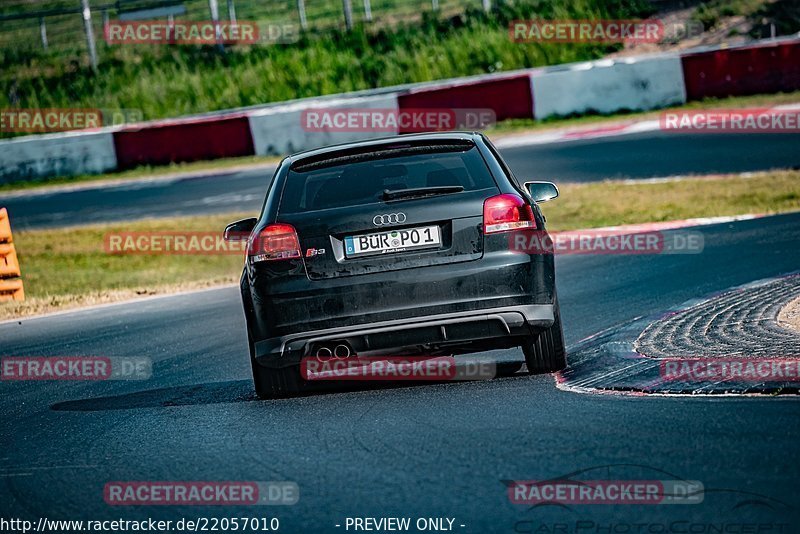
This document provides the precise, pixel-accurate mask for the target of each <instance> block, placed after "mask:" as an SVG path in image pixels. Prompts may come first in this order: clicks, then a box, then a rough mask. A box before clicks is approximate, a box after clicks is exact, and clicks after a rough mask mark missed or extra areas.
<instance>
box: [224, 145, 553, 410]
mask: <svg viewBox="0 0 800 534" xmlns="http://www.w3.org/2000/svg"><path fill="white" fill-rule="evenodd" d="M557 195H558V190H557V189H556V187H555V185H553V184H551V183H549V182H527V183H525V184H524V186H521V185H520V184H519V182H517V180H516V179H515V178H514V176H513V175H512V173H511V171H510V170H509V168H508V166H507V165H506V164H505V163H504V162H503V160H502V159H501V157H500V155H499V154H498V152H497V150H496V149H495V148H494V147H493V146H492V144H491V142H490V141H489V140H488V139H487V138H486V137H485V136H483V135H482V134H479V133H430V134H419V135H406V136H399V137H391V138H386V139H379V140H371V141H365V142H359V143H351V144H346V145H337V146H331V147H327V148H321V149H317V150H312V151H308V152H302V153H299V154H295V155H292V156H289V157H287V158H285V159H284V160H283V161H282V162H281V163H280V165H279V166H278V169H277V170H276V172H275V175H274V177H273V179H272V181H271V183H270V185H269V189H268V191H267V196H266V200H265V202H264V206H263V208H262V211H261V216H260V217H259V218H258V219H255V218H253V219H246V220H242V221H238V222H235V223H232V224H230V225H229V226H228V227H227V228H226V229H225V237H226V239H235V237H236V236H241V235H247V236H249V237H248V244H247V258H246V262H245V267H244V272H243V274H242V278H241V293H242V301H243V304H244V314H245V318H246V323H247V337H248V340H249V345H250V358H251V364H252V369H253V379H254V382H255V388H256V392H257V393H258V395H259V396H260V397H280V396H287V395H291V394H294V393H297V392H299V391H302V390H304V389H305V388H306V387H308V383H307V382H306V381H304V380H303V378H302V376H301V373H300V370H299V366H300V362H301V359H302V358H304V357H311V356H314V355H316V356H320V355H324V356H331V355H335V356H336V357H342V358H344V357H348V356H355V355H358V356H362V355H367V354H368V355H376V354H387V355H391V354H423V355H442V354H447V355H454V354H464V353H465V352H475V351H481V350H489V349H497V348H510V347H517V346H519V347H522V349H523V352H524V354H525V362H526V364H527V367H528V370H529V371H530V372H532V373H542V372H553V371H557V370H559V369H562V368H563V367H564V366H565V365H566V355H565V351H564V340H563V334H562V329H561V319H560V316H559V309H558V300H557V297H556V287H555V273H554V266H553V256H552V254H542V253H540V252H539V251H531V252H530V253H526V252H525V251H522V252H521V251H520V250H515V249H514V247H513V246H510V243H512V242H513V237H514V233H515V232H531V231H535V232H544V231H545V227H544V224H545V219H544V217H543V216H542V214H541V211H540V210H539V208H538V206H537V202H542V201H545V200H550V199H552V198H555V197H556V196H557Z"/></svg>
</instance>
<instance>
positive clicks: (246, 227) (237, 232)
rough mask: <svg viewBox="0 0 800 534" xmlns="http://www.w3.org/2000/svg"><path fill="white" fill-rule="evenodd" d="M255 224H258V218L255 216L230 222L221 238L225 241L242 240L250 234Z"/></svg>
mask: <svg viewBox="0 0 800 534" xmlns="http://www.w3.org/2000/svg"><path fill="white" fill-rule="evenodd" d="M256 224H258V219H256V218H255V217H252V218H250V219H242V220H241V221H236V222H232V223H231V224H229V225H228V226H226V227H225V232H224V233H223V234H222V238H223V239H225V241H243V240H244V239H247V238H248V237H249V236H250V234H251V233H252V231H253V228H255V227H256ZM243 238H244V239H243Z"/></svg>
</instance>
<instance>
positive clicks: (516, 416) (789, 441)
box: [0, 138, 800, 534]
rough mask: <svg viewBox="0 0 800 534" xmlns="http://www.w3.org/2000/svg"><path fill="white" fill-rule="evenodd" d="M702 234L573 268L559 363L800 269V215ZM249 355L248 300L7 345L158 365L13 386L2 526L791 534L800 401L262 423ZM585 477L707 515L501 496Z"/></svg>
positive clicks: (533, 384) (77, 320) (164, 303)
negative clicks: (425, 525)
mask: <svg viewBox="0 0 800 534" xmlns="http://www.w3.org/2000/svg"><path fill="white" fill-rule="evenodd" d="M731 139H732V138H726V142H730V141H731ZM786 139H787V140H788V139H790V138H786ZM642 142H644V141H642ZM739 142H740V143H743V142H745V140H740V141H739ZM749 142H752V140H750V141H749ZM787 142H788V141H787ZM612 143H613V142H612ZM765 143H766V141H765ZM734 146H736V145H734ZM673 148H674V147H673ZM573 149H574V150H579V149H580V147H579V146H577V145H576V146H575V147H573ZM548 150H550V149H548ZM564 150H567V148H566V147H564ZM703 150H708V148H707V147H703ZM765 150H766V149H765ZM770 150H771V149H770ZM783 150H784V153H785V154H787V155H789V156H791V154H793V153H794V154H795V156H794V157H797V156H796V152H793V151H791V150H786V148H785V147H784V148H783ZM544 152H545V151H544V150H542V152H541V153H544ZM632 152H633V151H630V152H629V153H632ZM756 152H758V151H757V150H756ZM624 156H625V154H624V153H620V155H619V157H620V158H622V157H624ZM509 157H510V158H511V159H512V161H514V158H515V154H510V155H509ZM637 157H641V154H638V156H637ZM645 159H646V158H643V157H642V160H645ZM708 160H709V161H725V162H726V164H731V162H730V161H726V159H725V158H720V157H711V156H709V157H708ZM783 163H789V162H788V161H784V162H783ZM635 165H636V163H635V162H634V166H635ZM672 165H673V163H672V162H669V163H664V168H665V169H667V168H669V169H670V170H671V172H674V171H675V170H676V169H672V168H671V167H670V166H672ZM597 168H598V169H602V168H603V165H600V164H597ZM638 168H640V169H641V172H640V174H647V173H649V172H653V173H656V171H657V170H658V169H655V168H654V167H652V166H648V167H645V166H644V163H640V164H639V167H638ZM707 170H711V169H707ZM719 170H722V169H719ZM634 174H636V173H635V172H634ZM658 174H660V173H658ZM579 176H584V175H582V174H581V171H580V170H579V171H576V174H575V175H574V176H573V178H576V179H577V177H579ZM227 189H228V190H231V188H230V186H228V187H227ZM256 203H257V202H256ZM108 207H109V210H110V209H111V208H112V207H113V206H112V205H109V206H108ZM700 231H702V233H703V234H704V238H705V250H704V252H703V253H701V254H696V255H650V256H609V255H593V256H560V257H559V258H558V260H557V262H558V265H557V268H558V277H559V278H558V287H559V294H560V298H561V305H562V313H563V319H564V326H565V330H566V333H567V342H568V344H574V343H576V342H577V341H579V340H580V339H582V338H584V337H586V336H588V335H591V334H593V333H596V332H598V331H600V330H603V329H605V328H608V327H611V326H614V325H616V324H620V323H623V322H625V321H629V320H631V319H633V318H635V317H638V316H641V315H646V314H650V313H654V312H657V311H658V310H661V309H667V308H669V307H670V306H674V305H676V304H679V303H681V302H683V301H686V300H687V299H690V298H693V297H699V296H702V295H705V294H709V293H714V292H716V291H720V290H724V289H726V288H729V287H733V286H736V285H739V284H744V283H746V282H750V281H753V280H758V279H762V278H767V277H773V276H778V275H781V274H783V273H787V272H791V271H795V270H797V268H798V265H800V214H789V215H782V216H775V217H768V218H762V219H756V220H751V221H742V222H736V223H731V224H725V225H716V226H706V227H702V228H701V229H700ZM243 333H244V326H243V317H242V313H241V311H240V304H239V301H238V297H237V293H236V289H235V288H222V289H217V290H210V291H205V292H201V293H195V294H188V295H180V296H174V297H167V298H156V299H151V300H146V301H142V302H137V303H128V304H119V305H114V306H110V307H105V308H100V309H90V310H84V311H77V312H72V313H64V314H59V315H54V316H51V317H47V318H41V319H30V320H23V321H20V322H10V323H5V324H2V325H0V339H2V340H3V350H2V352H3V353H4V354H13V355H25V356H56V355H59V356H64V355H106V356H146V357H149V358H152V360H153V361H154V369H153V377H152V379H150V380H147V381H139V382H132V381H130V382H102V383H88V382H83V383H66V382H45V383H36V382H20V383H9V382H6V383H3V384H2V387H3V395H2V396H0V403H1V404H2V413H4V414H5V421H4V424H3V426H2V430H0V443H2V450H3V458H2V459H0V484H2V490H0V494H2V495H3V498H2V502H3V504H2V508H3V510H4V515H5V516H16V517H27V518H37V517H40V516H48V517H50V518H60V519H79V518H82V519H110V518H119V517H123V518H127V519H133V518H146V517H157V518H159V519H175V520H177V519H179V518H181V517H190V518H197V517H209V516H219V517H278V518H279V519H280V520H281V530H282V531H286V532H345V528H344V524H345V523H344V522H345V519H346V518H347V517H364V516H380V517H387V516H395V515H397V516H401V517H411V518H412V521H413V520H416V518H418V517H448V518H455V521H454V527H453V529H454V530H455V531H459V532H477V533H481V532H538V533H545V532H548V533H549V532H559V531H560V532H567V530H565V529H562V528H560V527H559V525H566V524H569V525H572V527H576V525H578V526H580V528H581V529H580V530H576V531H577V532H585V533H597V534H601V533H603V534H608V533H616V532H629V533H633V532H642V533H649V532H684V533H685V532H694V533H702V534H706V533H712V532H726V533H728V532H730V533H742V534H744V533H745V532H759V533H767V532H769V533H776V532H781V533H788V534H791V533H795V532H800V487H798V485H797V480H798V478H800V467H799V466H798V463H797V443H798V440H799V439H800V429H798V424H797V423H798V421H800V404H798V403H797V402H796V400H795V399H792V398H766V397H715V398H708V397H705V398H703V397H701V398H688V397H658V396H647V397H644V396H630V395H627V396H623V395H593V394H578V393H571V392H567V391H562V390H560V389H557V388H556V386H555V384H554V380H553V377H551V376H536V377H530V376H525V375H515V376H509V377H504V378H498V379H495V380H491V381H483V382H461V383H451V384H431V385H424V386H413V387H400V388H378V389H371V390H364V391H349V392H340V393H334V394H320V395H313V396H309V397H303V398H297V399H288V400H278V401H259V400H256V399H255V397H254V394H253V393H252V386H251V383H250V369H249V367H248V365H249V364H248V361H247V355H246V343H245V339H244V335H243ZM495 356H497V357H498V358H504V359H508V358H519V359H521V357H522V355H521V352H518V351H504V352H502V353H499V354H497V353H496V354H495ZM575 473H583V478H589V479H600V480H610V479H616V480H619V479H625V480H664V479H686V480H695V481H700V482H701V483H702V484H703V486H704V488H705V495H704V500H703V502H702V503H699V504H682V505H677V504H676V505H664V506H643V505H635V506H627V507H626V506H602V505H557V506H541V507H532V506H527V505H519V504H512V503H511V502H510V501H509V498H508V495H507V492H506V485H505V482H504V481H509V480H544V479H550V478H558V477H567V476H570V475H571V474H575ZM115 480H247V481H270V480H288V481H295V482H297V483H298V485H299V488H300V499H299V502H298V503H297V504H296V505H293V506H274V507H239V508H226V507H213V508H212V507H206V508H198V507H182V508H180V507H170V506H167V507H144V506H136V507H122V508H120V507H111V506H109V505H107V504H106V503H105V502H104V500H103V487H104V484H105V483H106V482H109V481H115ZM643 524H644V525H645V526H644V527H642V526H641V525H643ZM336 525H341V526H339V527H337V526H336ZM461 525H463V526H461ZM636 525H640V526H639V527H637V526H636ZM746 525H761V527H759V528H760V530H746V529H745V526H746ZM690 526H691V528H692V529H691V530H690ZM572 527H571V528H572ZM637 528H638V530H637ZM668 528H669V529H668ZM715 528H716V529H719V528H728V530H714V529H715ZM750 528H752V527H750ZM612 529H613V530H612ZM570 532H572V530H570Z"/></svg>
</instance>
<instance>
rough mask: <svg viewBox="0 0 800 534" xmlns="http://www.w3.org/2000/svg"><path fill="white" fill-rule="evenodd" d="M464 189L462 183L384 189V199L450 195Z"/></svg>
mask: <svg viewBox="0 0 800 534" xmlns="http://www.w3.org/2000/svg"><path fill="white" fill-rule="evenodd" d="M463 190H464V187H463V186H460V185H444V186H438V187H412V188H409V189H395V190H389V189H384V190H383V197H382V198H383V200H399V199H408V198H425V197H433V196H436V195H449V194H450V193H460V192H462V191H463Z"/></svg>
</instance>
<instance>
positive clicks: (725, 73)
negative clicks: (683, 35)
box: [681, 40, 800, 100]
mask: <svg viewBox="0 0 800 534" xmlns="http://www.w3.org/2000/svg"><path fill="white" fill-rule="evenodd" d="M681 60H682V62H683V72H684V77H685V79H686V93H687V96H688V98H689V100H702V99H703V98H707V97H726V96H744V95H754V94H760V93H779V92H782V91H796V90H797V89H800V40H796V41H789V42H778V43H766V44H758V45H755V46H748V47H743V48H728V49H725V48H723V49H718V50H708V51H703V52H697V53H690V54H685V55H684V56H683V57H682V58H681Z"/></svg>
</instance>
